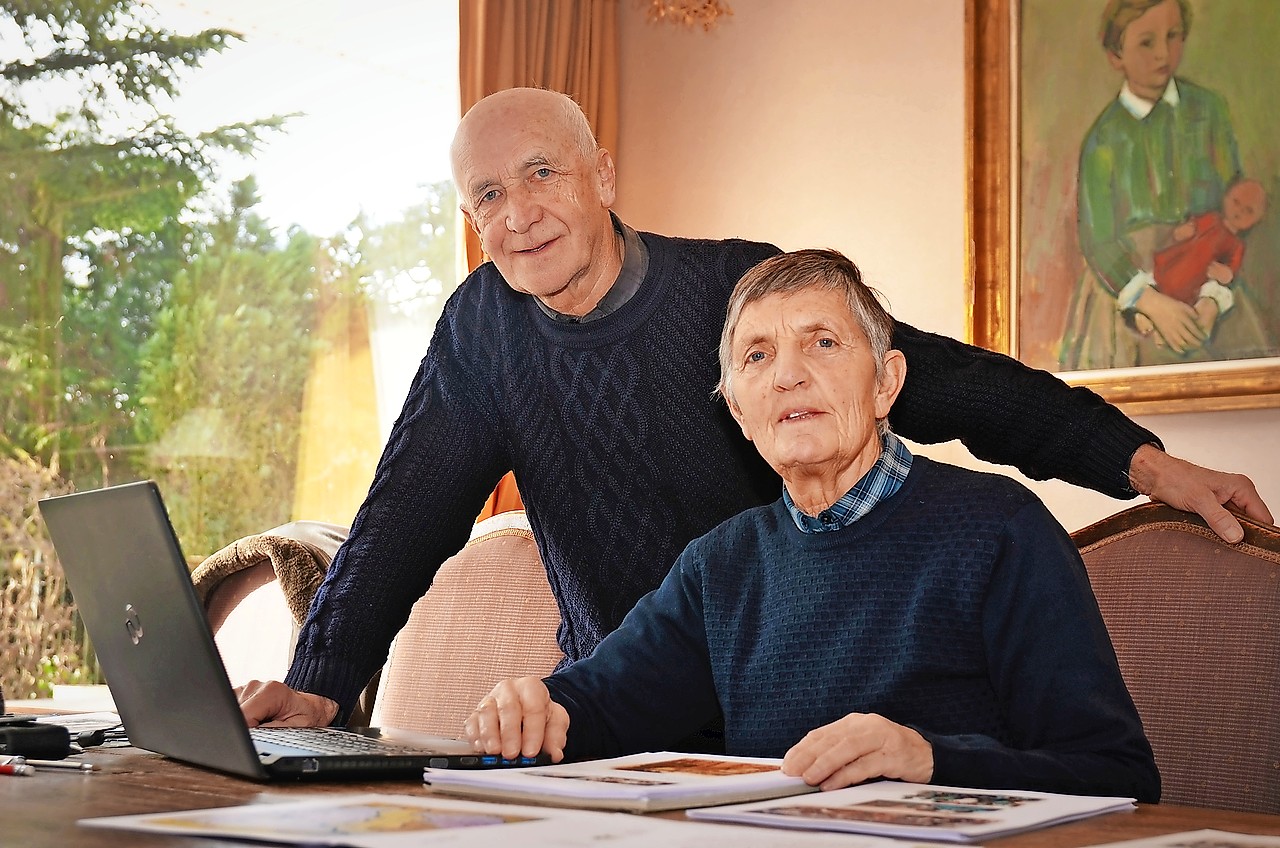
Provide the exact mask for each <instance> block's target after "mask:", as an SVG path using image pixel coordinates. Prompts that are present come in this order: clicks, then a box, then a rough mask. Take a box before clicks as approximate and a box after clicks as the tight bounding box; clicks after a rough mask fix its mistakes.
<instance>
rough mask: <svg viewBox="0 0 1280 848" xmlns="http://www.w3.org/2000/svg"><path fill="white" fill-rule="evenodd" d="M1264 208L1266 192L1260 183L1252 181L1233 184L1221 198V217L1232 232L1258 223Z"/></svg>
mask: <svg viewBox="0 0 1280 848" xmlns="http://www.w3.org/2000/svg"><path fill="white" fill-rule="evenodd" d="M1266 209H1267V195H1266V192H1264V191H1263V189H1262V186H1261V184H1259V183H1256V182H1252V181H1249V182H1242V183H1237V184H1235V185H1234V186H1232V187H1231V189H1230V190H1229V191H1228V192H1227V196H1226V197H1224V198H1223V199H1222V218H1223V220H1224V221H1225V222H1226V224H1227V229H1229V230H1231V232H1233V233H1238V232H1240V231H1241V230H1247V229H1249V228H1250V227H1252V226H1253V225H1254V224H1256V223H1258V222H1259V221H1260V220H1262V215H1263V213H1264V212H1266Z"/></svg>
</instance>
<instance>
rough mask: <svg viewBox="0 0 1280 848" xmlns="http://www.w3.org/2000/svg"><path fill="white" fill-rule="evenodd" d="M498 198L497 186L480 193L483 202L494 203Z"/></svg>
mask: <svg viewBox="0 0 1280 848" xmlns="http://www.w3.org/2000/svg"><path fill="white" fill-rule="evenodd" d="M497 199H498V190H497V189H496V188H491V189H489V190H488V191H486V192H485V193H484V194H482V195H480V202H481V203H492V202H493V201H495V200H497Z"/></svg>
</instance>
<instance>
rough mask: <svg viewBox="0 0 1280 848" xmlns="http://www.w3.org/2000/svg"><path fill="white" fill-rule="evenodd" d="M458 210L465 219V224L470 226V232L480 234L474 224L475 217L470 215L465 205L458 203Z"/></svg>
mask: <svg viewBox="0 0 1280 848" xmlns="http://www.w3.org/2000/svg"><path fill="white" fill-rule="evenodd" d="M458 211H459V212H461V213H462V217H463V218H466V219H467V226H468V227H470V228H471V232H473V233H475V234H476V235H477V236H478V235H480V228H479V227H477V226H476V219H475V218H472V217H471V213H470V212H468V211H467V207H465V206H463V205H461V204H459V205H458Z"/></svg>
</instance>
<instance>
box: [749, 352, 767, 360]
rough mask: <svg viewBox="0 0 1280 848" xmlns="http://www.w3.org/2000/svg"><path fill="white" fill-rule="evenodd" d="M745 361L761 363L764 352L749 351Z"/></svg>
mask: <svg viewBox="0 0 1280 848" xmlns="http://www.w3.org/2000/svg"><path fill="white" fill-rule="evenodd" d="M747 361H748V362H763V361H764V351H762V350H753V351H751V353H748V354H747Z"/></svg>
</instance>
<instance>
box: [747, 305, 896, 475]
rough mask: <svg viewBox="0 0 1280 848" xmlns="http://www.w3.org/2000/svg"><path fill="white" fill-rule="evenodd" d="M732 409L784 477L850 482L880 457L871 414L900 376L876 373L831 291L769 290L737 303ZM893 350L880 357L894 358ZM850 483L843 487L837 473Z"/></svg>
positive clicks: (862, 338) (857, 330)
mask: <svg viewBox="0 0 1280 848" xmlns="http://www.w3.org/2000/svg"><path fill="white" fill-rule="evenodd" d="M731 350H732V357H733V358H732V359H731V366H730V367H731V368H732V369H733V371H732V384H731V386H730V394H731V397H730V399H729V407H730V410H731V411H732V412H733V414H734V417H735V418H736V419H737V420H738V423H739V424H740V425H741V427H742V432H743V433H744V434H745V435H746V437H747V438H748V439H750V440H751V441H752V442H754V443H755V446H756V449H757V450H758V451H760V454H761V456H763V457H764V458H765V460H766V461H767V462H768V463H769V465H770V466H772V467H773V469H774V470H775V471H777V472H778V473H779V474H780V475H781V476H782V478H783V480H784V481H786V482H788V483H791V482H793V481H800V480H802V479H804V478H814V479H823V480H827V481H830V482H832V483H835V482H836V481H840V483H839V485H842V486H843V489H842V491H847V490H848V489H849V488H852V487H853V485H854V483H856V482H857V481H858V480H859V479H860V478H861V477H862V475H863V474H864V473H866V471H867V470H868V469H869V468H870V467H871V465H872V464H873V463H874V462H875V460H876V458H877V457H878V456H879V455H880V437H879V435H878V433H877V431H876V419H878V418H883V417H884V416H886V415H888V414H889V407H890V406H892V404H893V399H894V398H895V397H896V396H897V392H898V388H899V386H900V382H899V381H898V380H897V379H895V377H894V371H895V367H894V366H889V367H887V368H886V371H885V377H884V378H883V379H879V378H877V376H876V360H875V355H874V354H873V353H872V350H871V343H870V342H869V341H868V340H867V335H866V333H865V332H863V330H862V327H861V326H859V324H858V322H857V320H856V319H855V318H854V317H853V316H852V315H851V314H850V313H849V307H848V305H847V303H846V302H845V298H844V295H843V294H842V293H840V292H837V291H831V290H822V289H816V288H815V289H806V290H802V291H799V292H795V293H792V294H786V295H772V296H769V297H765V298H762V299H761V300H758V301H756V302H755V303H752V304H750V305H749V306H747V307H746V308H744V309H743V310H742V314H741V318H740V320H739V322H738V326H737V327H736V329H735V330H734V333H733V343H732V346H731ZM901 357H902V354H901V353H899V352H898V351H890V352H889V354H888V356H886V361H889V360H892V359H894V358H896V359H898V360H901ZM845 480H847V481H848V485H844V481H845Z"/></svg>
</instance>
